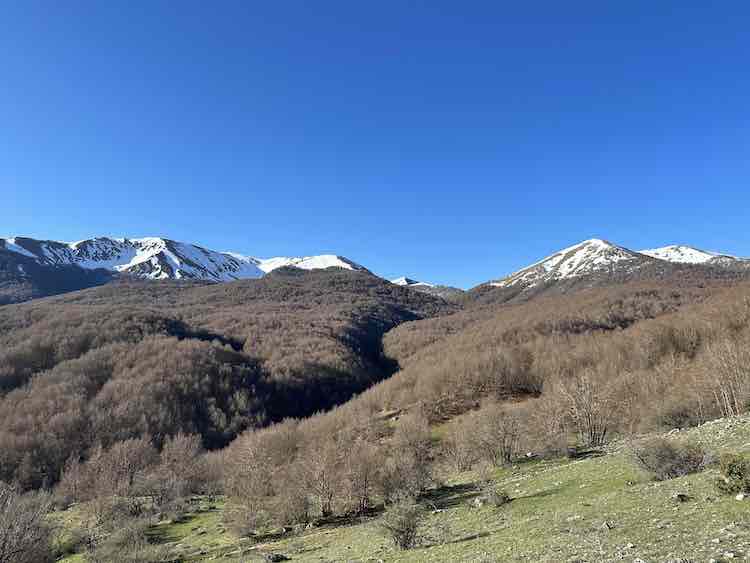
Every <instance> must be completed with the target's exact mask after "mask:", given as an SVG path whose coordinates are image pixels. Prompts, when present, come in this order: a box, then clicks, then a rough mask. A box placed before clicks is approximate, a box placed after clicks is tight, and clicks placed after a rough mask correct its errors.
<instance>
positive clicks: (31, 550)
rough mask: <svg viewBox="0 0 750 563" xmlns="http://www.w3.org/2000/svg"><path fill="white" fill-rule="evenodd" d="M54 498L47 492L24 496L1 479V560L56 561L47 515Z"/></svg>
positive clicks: (15, 562) (20, 562)
mask: <svg viewBox="0 0 750 563" xmlns="http://www.w3.org/2000/svg"><path fill="white" fill-rule="evenodd" d="M50 506H51V500H50V496H49V495H48V494H46V493H29V494H27V495H21V494H20V493H19V492H18V491H17V490H16V489H15V488H14V487H12V486H10V485H7V484H5V483H2V482H0V563H43V562H45V561H53V560H54V558H53V557H52V554H51V550H50V529H49V527H48V526H47V523H46V522H45V517H46V515H47V513H48V512H49V511H50Z"/></svg>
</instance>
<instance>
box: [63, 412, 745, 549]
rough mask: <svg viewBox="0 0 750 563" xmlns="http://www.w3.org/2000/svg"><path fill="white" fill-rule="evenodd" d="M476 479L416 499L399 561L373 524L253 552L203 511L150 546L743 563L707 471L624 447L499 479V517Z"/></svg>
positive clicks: (741, 528) (165, 530)
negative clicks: (661, 476) (661, 464)
mask: <svg viewBox="0 0 750 563" xmlns="http://www.w3.org/2000/svg"><path fill="white" fill-rule="evenodd" d="M685 437H689V438H690V439H692V440H695V441H698V442H700V443H703V444H704V445H705V446H706V447H708V448H709V449H711V450H712V451H715V452H720V451H723V450H731V451H741V452H744V453H746V454H750V417H745V418H742V419H738V420H720V421H715V422H712V423H708V424H706V425H704V426H702V427H700V428H696V429H692V430H689V431H684V432H681V433H679V434H677V435H673V436H672V438H673V439H684V438H685ZM474 478H475V476H474V475H473V474H471V473H466V474H462V475H456V476H455V477H454V478H453V479H451V480H450V481H449V482H448V483H446V485H445V486H444V487H442V488H440V489H436V490H433V491H431V492H430V494H428V495H427V496H426V498H424V499H423V502H424V504H425V506H426V508H427V509H428V510H429V512H428V517H427V519H426V523H425V528H424V536H425V539H424V542H423V545H422V546H421V547H419V548H418V549H414V550H411V551H396V550H395V549H394V548H393V547H392V546H391V545H390V544H389V543H388V542H387V541H386V540H385V539H384V538H383V537H382V536H380V535H379V534H378V531H377V527H376V519H365V520H361V521H356V522H351V523H349V524H346V525H339V526H323V527H318V528H313V529H311V530H310V531H308V532H304V533H303V534H301V535H298V536H290V537H287V538H284V539H280V540H275V541H268V542H265V543H263V544H259V545H253V542H251V541H250V540H246V539H245V540H238V539H237V538H234V537H232V536H231V534H230V533H229V532H228V531H226V530H225V528H224V526H223V525H222V519H221V511H222V505H221V504H220V503H219V504H218V505H216V507H215V508H213V509H210V510H208V509H207V507H206V506H204V507H203V509H202V511H200V512H197V513H195V514H193V515H191V516H190V517H189V518H188V520H187V521H186V522H183V523H180V524H168V523H164V524H160V525H158V526H156V527H155V528H154V530H153V532H154V539H155V540H158V541H161V542H169V543H170V544H171V545H172V546H174V547H173V550H172V552H173V553H174V555H175V556H182V557H183V558H184V560H187V561H203V560H210V559H214V558H221V559H222V560H223V561H233V560H234V561H252V560H256V559H260V558H261V557H262V554H264V553H269V552H272V553H283V554H285V555H286V556H288V557H290V558H291V559H292V560H294V561H380V560H382V561H467V562H468V561H482V562H490V561H550V562H552V561H581V562H583V561H590V562H594V561H596V562H598V561H621V560H626V561H634V560H636V559H638V558H640V559H642V560H644V561H646V562H657V561H658V562H662V561H667V560H669V559H678V558H690V559H692V560H695V561H708V560H709V559H711V558H715V559H717V560H719V561H721V560H723V559H724V558H725V554H727V553H730V552H731V553H733V554H734V555H735V558H734V560H738V559H739V560H742V559H744V558H745V556H746V555H750V500H746V501H742V502H740V501H737V500H735V499H734V498H733V497H720V496H719V495H718V494H717V493H716V491H715V489H714V487H713V484H712V483H713V480H714V479H715V478H716V470H714V469H711V470H708V471H705V472H703V473H701V474H697V475H691V476H688V477H685V478H680V479H674V480H672V481H667V482H662V483H655V482H651V481H649V480H648V479H647V478H646V477H645V476H644V475H642V474H640V473H639V472H638V471H637V470H636V469H635V468H634V467H633V465H632V464H631V462H630V461H629V458H628V454H627V451H626V449H625V446H624V444H620V445H617V444H615V445H614V446H613V447H612V448H611V451H610V453H608V454H607V455H605V456H602V457H599V458H590V459H585V460H579V461H569V460H555V461H540V462H530V463H524V464H521V465H519V466H517V467H514V468H509V469H503V470H498V472H497V475H496V480H497V482H498V484H499V485H501V486H502V487H504V488H505V489H506V490H507V491H508V492H509V493H510V495H511V497H513V499H514V500H513V501H512V502H511V503H510V504H509V505H507V506H505V507H502V508H494V507H489V506H485V507H481V508H476V507H474V506H472V505H471V504H470V503H471V500H472V498H474V497H475V496H476V494H477V493H476V491H475V487H474V483H473V480H474ZM677 492H681V493H686V494H688V495H690V497H691V499H690V500H689V501H688V502H685V503H678V502H677V501H676V500H674V499H673V498H672V497H673V495H674V494H675V493H677ZM605 523H609V524H610V526H607V525H606V524H605ZM73 560H74V559H68V560H66V561H73ZM727 560H729V559H727ZM746 560H747V559H746Z"/></svg>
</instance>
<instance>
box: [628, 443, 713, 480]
mask: <svg viewBox="0 0 750 563" xmlns="http://www.w3.org/2000/svg"><path fill="white" fill-rule="evenodd" d="M633 458H634V460H635V462H636V464H637V465H638V466H639V467H640V468H641V469H643V470H644V471H646V472H647V473H648V474H649V475H650V476H651V477H652V478H653V479H655V480H657V481H665V480H667V479H674V478H676V477H682V476H683V475H688V474H690V473H696V472H698V471H701V470H702V469H703V468H704V467H705V465H706V463H707V461H708V456H707V454H706V451H705V450H704V449H703V448H701V447H700V446H698V445H696V444H690V443H678V442H671V441H669V440H666V439H664V438H653V439H650V440H647V441H645V442H643V443H641V444H639V445H636V446H634V447H633Z"/></svg>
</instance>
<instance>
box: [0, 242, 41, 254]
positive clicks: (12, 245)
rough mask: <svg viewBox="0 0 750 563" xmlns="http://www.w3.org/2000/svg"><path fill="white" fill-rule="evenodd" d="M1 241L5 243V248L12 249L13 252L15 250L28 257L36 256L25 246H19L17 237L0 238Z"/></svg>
mask: <svg viewBox="0 0 750 563" xmlns="http://www.w3.org/2000/svg"><path fill="white" fill-rule="evenodd" d="M0 240H1V241H3V242H4V243H5V249H6V250H10V251H11V252H15V253H17V254H22V255H24V256H26V257H28V258H36V256H34V254H33V253H31V252H29V251H28V250H26V249H25V248H23V247H21V246H19V245H17V244H16V239H15V237H9V238H0Z"/></svg>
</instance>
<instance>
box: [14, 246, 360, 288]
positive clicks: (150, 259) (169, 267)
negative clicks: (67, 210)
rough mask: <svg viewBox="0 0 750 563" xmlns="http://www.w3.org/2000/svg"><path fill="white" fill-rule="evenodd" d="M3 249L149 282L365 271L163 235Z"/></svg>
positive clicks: (335, 260) (336, 261)
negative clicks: (280, 271)
mask: <svg viewBox="0 0 750 563" xmlns="http://www.w3.org/2000/svg"><path fill="white" fill-rule="evenodd" d="M0 248H3V249H5V250H7V251H10V252H14V253H16V254H20V255H22V256H24V257H26V258H31V259H33V260H34V261H35V262H36V263H38V264H40V265H44V266H63V265H65V266H78V267H80V268H83V269H87V270H94V269H105V270H109V271H113V272H120V273H126V274H131V275H134V276H137V277H140V278H145V279H192V280H204V281H214V282H221V281H231V280H237V279H246V278H260V277H263V276H264V275H265V274H266V273H268V272H271V271H273V270H275V269H277V268H281V267H283V266H294V267H297V268H302V269H306V270H313V269H320V268H330V267H339V268H345V269H349V270H365V268H363V267H362V266H360V265H359V264H356V263H355V262H352V261H351V260H348V259H346V258H343V257H340V256H334V255H322V256H310V257H305V258H268V259H261V258H254V257H250V256H244V255H242V254H237V253H231V252H217V251H214V250H208V249H206V248H203V247H201V246H197V245H194V244H189V243H184V242H178V241H174V240H170V239H166V238H161V237H146V238H137V239H126V238H109V237H97V238H91V239H86V240H81V241H78V242H72V243H67V242H58V241H51V240H36V239H32V238H26V237H12V238H5V239H3V238H0Z"/></svg>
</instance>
